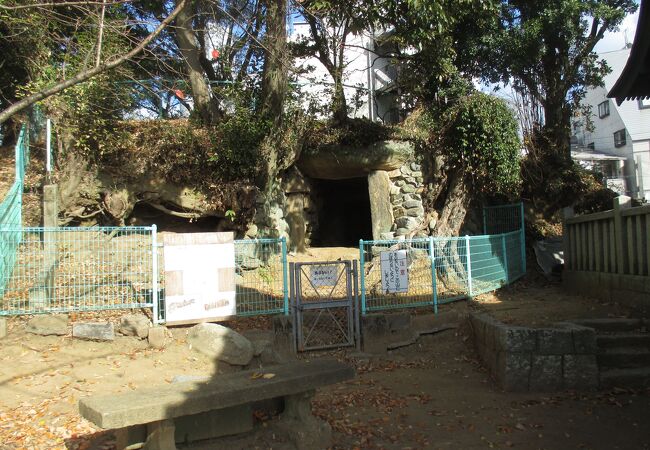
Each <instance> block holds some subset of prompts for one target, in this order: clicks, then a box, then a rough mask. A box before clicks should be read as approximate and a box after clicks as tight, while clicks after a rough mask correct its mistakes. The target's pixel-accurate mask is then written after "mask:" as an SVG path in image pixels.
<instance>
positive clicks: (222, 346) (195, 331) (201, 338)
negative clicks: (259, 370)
mask: <svg viewBox="0 0 650 450" xmlns="http://www.w3.org/2000/svg"><path fill="white" fill-rule="evenodd" d="M187 342H189V344H190V345H191V346H192V348H193V349H194V350H196V351H198V352H200V353H203V354H204V355H207V356H209V357H212V358H215V359H216V360H218V361H223V362H225V363H228V364H232V365H235V366H245V365H247V364H248V363H249V362H250V361H251V359H253V355H254V352H255V349H254V348H253V344H251V341H249V340H248V339H246V338H245V337H244V336H242V335H241V334H239V333H237V332H236V331H233V330H231V329H230V328H227V327H224V326H222V325H218V324H215V323H200V324H198V325H196V326H194V327H192V329H191V330H190V332H189V334H188V335H187Z"/></svg>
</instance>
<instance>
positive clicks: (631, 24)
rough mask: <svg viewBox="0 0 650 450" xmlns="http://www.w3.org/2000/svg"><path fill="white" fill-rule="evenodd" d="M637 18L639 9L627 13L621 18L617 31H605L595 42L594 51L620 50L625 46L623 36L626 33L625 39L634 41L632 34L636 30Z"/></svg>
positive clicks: (630, 41)
mask: <svg viewBox="0 0 650 450" xmlns="http://www.w3.org/2000/svg"><path fill="white" fill-rule="evenodd" d="M638 19H639V10H638V9H637V11H636V12H635V13H634V14H630V15H628V16H627V17H626V18H625V19H623V23H622V24H621V25H620V27H619V29H618V31H613V32H610V31H608V32H606V33H605V35H604V36H603V39H602V40H601V41H600V42H598V44H596V47H595V49H594V50H595V51H596V53H603V52H611V51H614V50H620V49H622V48H623V47H625V36H626V35H627V41H628V42H629V43H630V44H631V43H632V41H634V34H635V32H636V23H637V21H638Z"/></svg>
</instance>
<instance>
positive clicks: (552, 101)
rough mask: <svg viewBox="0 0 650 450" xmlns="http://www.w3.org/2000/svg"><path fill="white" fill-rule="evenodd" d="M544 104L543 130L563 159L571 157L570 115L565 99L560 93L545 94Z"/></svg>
mask: <svg viewBox="0 0 650 450" xmlns="http://www.w3.org/2000/svg"><path fill="white" fill-rule="evenodd" d="M543 105H544V131H545V132H546V133H545V134H546V136H547V138H548V139H549V140H550V141H551V143H552V144H553V145H554V147H555V149H554V150H555V153H556V154H557V155H558V156H559V157H560V158H561V159H563V160H567V161H568V160H570V159H571V150H570V149H571V144H570V140H571V115H570V111H569V107H568V106H567V104H566V100H565V99H564V97H563V96H561V95H560V94H557V95H551V94H549V95H547V97H546V100H545V101H544V102H543Z"/></svg>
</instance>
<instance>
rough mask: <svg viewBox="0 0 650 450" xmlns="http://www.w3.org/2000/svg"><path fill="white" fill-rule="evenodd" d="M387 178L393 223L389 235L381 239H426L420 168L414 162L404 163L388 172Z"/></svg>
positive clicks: (422, 184)
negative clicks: (406, 237) (403, 237)
mask: <svg viewBox="0 0 650 450" xmlns="http://www.w3.org/2000/svg"><path fill="white" fill-rule="evenodd" d="M388 176H389V178H390V181H391V187H390V203H391V205H392V208H393V217H394V223H393V227H392V229H391V231H390V233H386V235H385V236H382V238H383V239H393V238H399V237H401V236H409V237H426V236H427V235H428V231H429V230H428V227H427V225H426V224H425V223H424V221H425V211H424V205H423V204H422V193H423V192H424V178H423V175H422V167H421V166H420V164H417V163H414V162H411V163H406V164H404V165H403V166H402V167H400V168H399V169H396V170H393V171H391V172H388Z"/></svg>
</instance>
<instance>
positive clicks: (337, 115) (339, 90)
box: [332, 68, 348, 123]
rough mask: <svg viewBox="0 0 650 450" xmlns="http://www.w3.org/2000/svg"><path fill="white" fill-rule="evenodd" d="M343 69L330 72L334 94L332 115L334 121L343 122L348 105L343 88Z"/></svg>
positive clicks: (345, 118)
mask: <svg viewBox="0 0 650 450" xmlns="http://www.w3.org/2000/svg"><path fill="white" fill-rule="evenodd" d="M342 72H343V71H342V70H341V69H340V68H337V69H335V72H334V73H333V74H332V77H333V78H334V95H333V97H332V115H333V117H334V121H335V122H336V123H343V122H345V121H346V120H348V105H347V102H346V100H345V90H344V89H343V73H342Z"/></svg>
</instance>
